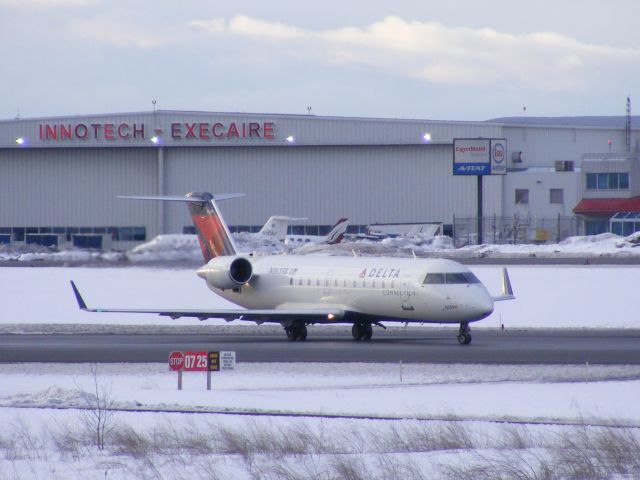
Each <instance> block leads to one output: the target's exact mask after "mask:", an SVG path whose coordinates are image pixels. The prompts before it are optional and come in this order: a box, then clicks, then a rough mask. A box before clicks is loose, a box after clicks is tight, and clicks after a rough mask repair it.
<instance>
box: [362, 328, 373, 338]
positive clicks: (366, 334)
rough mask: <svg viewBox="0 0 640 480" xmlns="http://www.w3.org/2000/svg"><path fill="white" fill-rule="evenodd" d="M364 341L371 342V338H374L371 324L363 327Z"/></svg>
mask: <svg viewBox="0 0 640 480" xmlns="http://www.w3.org/2000/svg"><path fill="white" fill-rule="evenodd" d="M362 331H363V332H362V340H364V341H367V342H368V341H369V340H371V337H372V336H373V328H372V327H371V325H370V324H366V325H363V326H362Z"/></svg>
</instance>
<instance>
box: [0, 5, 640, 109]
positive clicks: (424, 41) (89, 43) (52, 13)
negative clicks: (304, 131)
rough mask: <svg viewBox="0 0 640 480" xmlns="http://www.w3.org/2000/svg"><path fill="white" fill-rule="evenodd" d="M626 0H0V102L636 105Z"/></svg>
mask: <svg viewBox="0 0 640 480" xmlns="http://www.w3.org/2000/svg"><path fill="white" fill-rule="evenodd" d="M639 21H640V1H638V0H608V1H604V0H603V1H600V0H553V1H551V0H529V1H519V0H495V1H480V0H460V1H456V0H438V1H433V2H432V1H428V0H418V1H413V0H411V1H402V0H396V1H391V0H383V1H378V0H323V1H322V2H308V1H304V0H283V1H278V0H273V1H248V0H233V1H228V0H225V1H213V0H211V1H204V0H181V1H175V0H173V1H165V0H136V1H130V0H112V1H107V0H0V59H1V63H0V72H1V74H2V75H1V77H0V118H13V117H15V116H16V114H17V113H18V112H19V114H20V116H22V117H34V116H46V115H73V114H87V113H111V112H134V111H145V110H151V109H152V108H153V107H152V100H154V99H155V100H157V107H158V108H159V109H165V110H166V109H176V110H205V111H223V112H264V113H299V114H304V113H306V109H307V106H311V107H312V112H313V113H314V114H317V115H339V116H376V117H394V118H424V119H445V120H485V119H489V118H493V117H501V116H516V115H521V114H522V113H523V108H524V107H525V106H526V115H528V116H567V115H623V114H624V108H625V99H626V96H627V95H631V98H632V108H633V107H634V105H635V106H637V108H634V113H638V112H640V75H639V74H640V28H638V22H639Z"/></svg>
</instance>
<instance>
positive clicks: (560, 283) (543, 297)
mask: <svg viewBox="0 0 640 480" xmlns="http://www.w3.org/2000/svg"><path fill="white" fill-rule="evenodd" d="M472 270H473V271H474V272H475V273H476V274H477V275H478V277H479V278H480V280H482V282H483V283H484V284H485V285H486V286H487V288H488V289H489V291H490V292H493V293H494V294H498V293H499V292H500V279H501V267H498V266H474V267H472ZM509 275H510V277H511V283H512V285H513V288H514V291H515V294H516V297H517V299H516V300H515V301H509V302H498V303H496V305H495V311H494V313H493V314H492V315H491V316H489V317H488V318H486V319H484V320H482V321H480V322H478V323H476V324H474V328H485V327H491V328H497V327H499V326H500V324H501V323H502V324H504V325H505V327H507V328H594V327H604V328H607V327H615V328H638V327H639V326H640V324H639V323H638V320H637V317H636V316H635V315H632V314H630V312H633V311H635V310H636V307H635V303H634V298H635V295H636V286H637V284H638V280H639V279H640V271H639V269H638V267H637V266H588V265H584V266H530V265H519V266H512V267H510V268H509ZM70 280H74V281H75V282H76V284H77V286H78V288H79V289H80V291H81V292H82V294H83V296H84V298H85V301H86V302H87V303H88V305H90V306H94V307H114V308H126V307H129V308H193V309H206V308H209V309H212V308H234V305H233V304H231V303H228V302H227V301H225V300H223V299H221V298H220V297H218V296H216V295H215V294H214V293H213V292H211V291H210V290H209V289H207V288H206V286H205V283H204V281H203V280H202V279H200V278H198V277H197V276H196V274H195V271H194V270H193V269H189V268H174V269H160V268H145V267H128V268H89V267H43V268H38V267H12V268H0V284H1V285H2V286H3V287H2V292H0V298H2V312H3V314H2V315H0V326H1V325H3V324H5V325H6V324H34V323H41V324H79V323H82V324H89V325H92V324H111V325H148V324H158V325H174V326H177V327H180V326H183V325H200V324H201V322H200V321H199V320H196V319H179V320H175V321H171V320H169V319H168V318H166V317H160V316H156V315H128V314H107V313H103V314H91V313H86V312H82V311H80V310H79V309H78V307H77V304H76V301H75V297H74V296H73V293H72V291H71V287H70V285H69V281H70ZM44 306H46V308H43V307H44ZM222 323H225V324H226V322H224V321H222V320H208V321H207V324H222ZM236 324H237V325H243V324H246V322H242V321H235V322H232V325H236Z"/></svg>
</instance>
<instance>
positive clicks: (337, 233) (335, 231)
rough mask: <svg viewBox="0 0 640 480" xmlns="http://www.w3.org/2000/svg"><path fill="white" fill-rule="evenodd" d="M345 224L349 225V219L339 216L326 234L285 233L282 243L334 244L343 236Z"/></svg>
mask: <svg viewBox="0 0 640 480" xmlns="http://www.w3.org/2000/svg"><path fill="white" fill-rule="evenodd" d="M347 225H349V219H348V218H341V219H340V220H338V222H337V223H336V224H335V225H334V226H333V228H332V229H331V231H330V232H329V233H328V234H327V235H287V239H286V240H285V242H284V243H285V245H288V246H292V247H296V246H301V245H305V244H307V243H315V244H320V243H326V244H328V245H335V244H336V243H340V242H341V241H342V239H343V238H344V234H345V233H346V231H347Z"/></svg>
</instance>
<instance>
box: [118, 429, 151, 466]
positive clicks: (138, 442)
mask: <svg viewBox="0 0 640 480" xmlns="http://www.w3.org/2000/svg"><path fill="white" fill-rule="evenodd" d="M109 441H110V442H109V445H110V447H111V448H110V450H111V449H113V452H114V453H115V454H117V455H127V456H130V457H133V458H144V457H147V456H148V455H149V453H150V451H151V444H150V442H149V439H148V438H147V437H146V436H145V435H143V434H140V433H138V432H137V431H136V430H135V429H134V428H133V427H131V426H129V425H126V426H124V427H119V428H114V429H113V430H112V431H111V434H110V435H109Z"/></svg>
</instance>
